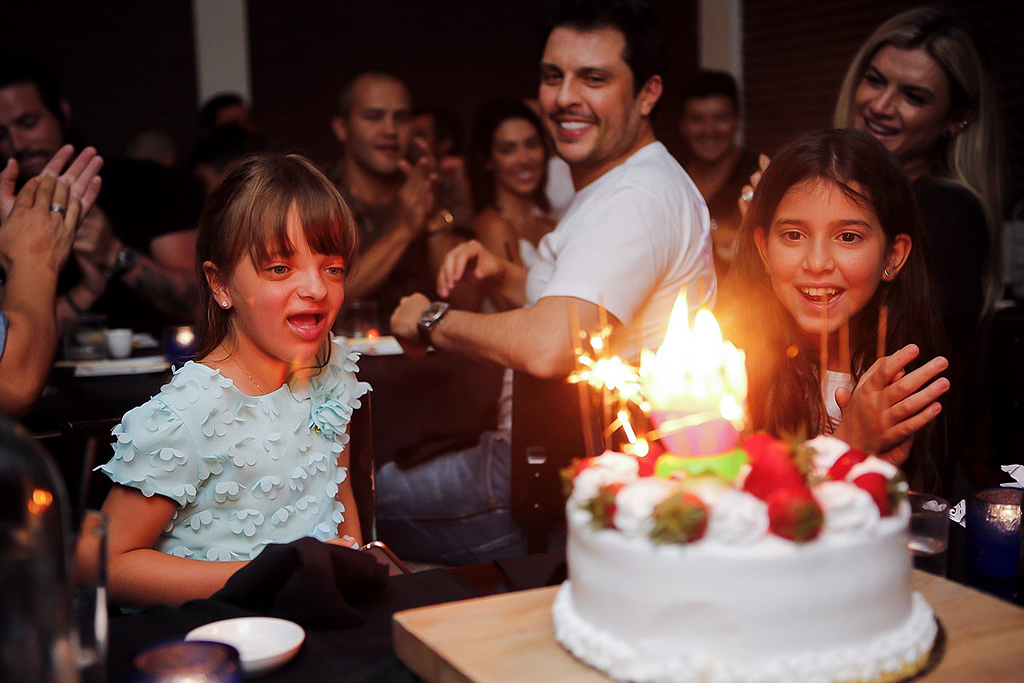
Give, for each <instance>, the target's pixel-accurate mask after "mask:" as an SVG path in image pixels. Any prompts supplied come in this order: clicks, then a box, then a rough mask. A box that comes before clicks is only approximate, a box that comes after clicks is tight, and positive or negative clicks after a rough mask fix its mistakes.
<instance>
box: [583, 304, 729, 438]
mask: <svg viewBox="0 0 1024 683" xmlns="http://www.w3.org/2000/svg"><path fill="white" fill-rule="evenodd" d="M610 335H611V327H610V326H608V325H605V326H603V327H602V328H601V330H600V331H599V332H597V333H596V334H592V335H589V336H587V335H580V337H579V338H580V339H581V340H582V342H583V343H582V344H581V346H582V347H583V348H580V349H577V353H576V361H577V369H576V371H575V372H573V373H572V374H571V375H570V376H569V381H570V382H574V383H585V384H587V385H589V386H591V387H594V388H596V389H598V390H600V391H601V392H602V396H603V400H604V405H605V410H606V413H605V414H606V420H607V423H608V424H607V429H606V430H605V436H606V438H607V437H609V436H611V435H612V434H615V433H616V432H618V431H619V430H621V432H622V434H623V435H624V439H623V442H624V445H623V447H622V448H623V450H624V451H625V452H631V453H633V454H634V455H636V456H638V457H644V456H646V455H647V454H648V453H649V452H650V445H649V443H648V441H647V439H648V438H660V439H663V441H665V442H666V443H668V445H669V447H670V449H671V450H673V452H675V453H676V455H680V456H683V455H711V454H715V453H718V452H722V451H724V450H727V449H728V448H731V447H732V446H733V445H734V442H736V441H738V438H739V432H740V431H741V430H742V429H743V421H744V416H745V411H746V409H745V405H746V397H747V373H746V364H745V359H744V355H743V352H742V351H740V350H738V349H737V348H736V347H735V346H733V345H732V344H731V343H729V342H726V341H724V340H723V339H722V330H721V328H720V327H719V325H718V321H717V320H715V317H714V315H712V314H711V312H710V311H708V310H706V309H701V310H699V311H697V313H696V315H695V316H694V321H693V326H692V328H691V326H690V324H689V309H688V307H687V304H686V297H685V296H684V295H682V294H680V296H679V298H678V299H677V300H676V303H675V305H674V306H673V308H672V313H671V315H670V316H669V325H668V330H667V331H666V333H665V339H664V341H663V342H662V344H661V346H660V348H658V350H657V351H656V352H652V351H650V350H644V351H643V352H642V355H641V362H640V367H639V369H638V368H636V367H635V366H633V365H631V364H629V363H627V362H625V361H623V360H622V359H621V358H619V357H618V356H611V355H610V350H609V348H610V347H609V344H608V339H609V337H610ZM630 404H632V405H634V406H636V407H637V408H638V409H639V410H640V411H642V412H643V413H644V414H645V415H648V416H650V417H652V418H653V420H654V422H655V424H656V425H657V429H656V430H655V431H653V432H651V433H650V434H644V433H638V431H637V429H636V427H635V426H634V425H633V423H632V421H631V418H630ZM609 408H611V412H608V409H609ZM612 415H614V416H615V417H614V419H613V418H612V417H611V416H612Z"/></svg>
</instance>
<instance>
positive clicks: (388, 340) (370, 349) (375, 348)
mask: <svg viewBox="0 0 1024 683" xmlns="http://www.w3.org/2000/svg"><path fill="white" fill-rule="evenodd" d="M346 341H347V342H348V347H349V348H350V349H351V350H353V351H358V352H359V353H363V354H366V355H367V356H400V355H401V354H403V353H405V352H404V351H402V346H401V345H400V344H399V343H398V340H397V339H395V338H394V337H391V336H387V337H377V338H376V339H370V338H368V337H349V338H348V339H347V340H346Z"/></svg>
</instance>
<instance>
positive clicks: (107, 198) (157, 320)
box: [0, 56, 202, 334]
mask: <svg viewBox="0 0 1024 683" xmlns="http://www.w3.org/2000/svg"><path fill="white" fill-rule="evenodd" d="M70 123H71V105H70V103H69V102H68V101H67V100H66V99H65V98H64V97H63V95H62V91H61V88H60V84H59V83H58V82H57V80H56V78H55V77H54V76H53V75H52V74H51V73H50V72H49V70H48V69H46V68H45V67H44V66H42V64H40V63H38V62H36V61H35V60H32V59H29V58H26V57H21V56H2V57H0V158H2V160H3V161H5V162H6V161H7V160H8V159H14V160H15V161H17V162H18V169H19V183H24V182H25V181H26V180H28V178H30V177H32V176H34V175H36V174H38V173H40V172H41V171H42V169H43V167H44V166H45V165H46V163H47V162H48V161H49V160H50V159H51V158H52V157H53V155H54V154H56V153H57V151H58V150H59V149H60V148H61V147H62V146H63V145H64V144H65V143H67V142H69V141H70V139H71V135H70ZM201 208H202V194H201V191H200V189H199V187H198V183H196V182H194V181H193V180H192V179H191V178H190V177H189V176H187V175H186V174H184V173H179V172H176V171H173V170H171V169H167V168H163V167H161V166H159V165H158V164H156V163H151V162H144V161H135V160H131V159H124V158H120V159H119V158H109V157H107V158H106V162H105V164H104V171H103V189H102V190H101V192H100V196H99V198H98V199H97V201H96V205H95V206H94V207H93V208H92V210H91V211H90V212H89V213H88V215H86V216H85V217H84V218H83V220H82V224H81V227H80V228H79V230H78V232H77V234H76V235H75V241H74V246H73V249H72V258H71V259H70V260H69V261H68V264H67V266H66V267H65V268H64V270H63V271H62V272H61V277H60V282H59V284H58V293H59V296H58V297H57V304H56V306H57V318H58V320H59V321H60V322H61V326H62V327H63V328H65V329H66V328H67V327H68V326H70V325H71V324H73V323H74V321H75V320H76V319H77V318H78V317H79V316H80V315H82V314H84V313H87V312H88V313H102V314H104V315H106V316H107V321H108V323H109V325H110V326H111V327H130V328H133V329H136V330H146V331H149V332H151V333H154V334H159V333H160V332H161V331H162V329H163V327H164V326H165V325H168V324H172V323H180V322H189V321H191V320H192V318H193V316H194V310H195V305H196V302H197V301H198V288H197V282H196V276H195V270H194V265H193V261H194V257H193V252H194V243H195V228H196V225H197V223H198V218H199V212H200V210H201Z"/></svg>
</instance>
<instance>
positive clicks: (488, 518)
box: [377, 431, 526, 565]
mask: <svg viewBox="0 0 1024 683" xmlns="http://www.w3.org/2000/svg"><path fill="white" fill-rule="evenodd" d="M495 436H496V433H495V432H490V431H489V432H484V433H483V435H481V437H480V441H479V442H478V443H477V444H476V445H475V446H473V447H471V448H468V449H466V450H462V451H455V452H452V453H445V454H443V455H439V456H437V457H434V458H431V459H430V460H428V461H426V462H423V463H420V464H418V465H415V466H413V467H409V468H401V467H398V466H397V465H396V464H395V463H393V462H389V463H387V464H385V465H384V466H382V467H381V468H380V469H379V470H378V471H377V532H378V535H379V536H380V539H381V540H382V541H384V542H385V543H386V544H387V545H388V546H389V547H391V549H392V550H394V551H395V553H397V554H398V555H399V556H400V557H402V558H403V559H409V560H414V561H419V562H437V563H440V564H448V565H462V564H475V563H478V562H488V561H490V560H494V559H498V558H501V557H511V556H515V555H524V554H526V534H525V532H524V530H523V527H522V524H521V523H520V522H519V520H517V519H515V518H514V517H512V512H511V510H510V509H509V499H510V492H511V471H510V468H511V465H510V462H511V460H510V458H511V447H510V445H509V443H508V441H505V440H498V439H496V438H495Z"/></svg>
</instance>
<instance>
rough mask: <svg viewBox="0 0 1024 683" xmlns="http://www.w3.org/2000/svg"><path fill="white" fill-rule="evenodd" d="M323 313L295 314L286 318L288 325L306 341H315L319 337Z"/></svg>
mask: <svg viewBox="0 0 1024 683" xmlns="http://www.w3.org/2000/svg"><path fill="white" fill-rule="evenodd" d="M324 318H325V316H324V314H323V313H297V314H295V315H290V316H288V323H289V324H290V325H291V326H292V328H293V329H294V330H295V331H296V332H298V333H299V335H300V336H302V337H304V338H306V339H315V338H316V337H317V336H319V335H320V332H321V331H322V329H321V328H322V326H323V322H324Z"/></svg>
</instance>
